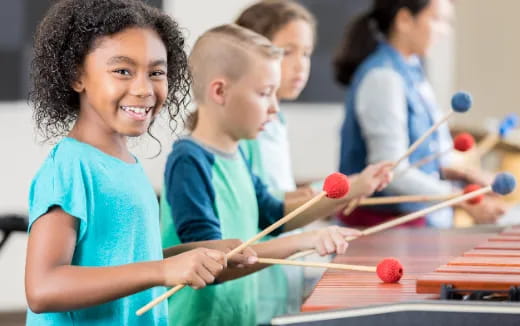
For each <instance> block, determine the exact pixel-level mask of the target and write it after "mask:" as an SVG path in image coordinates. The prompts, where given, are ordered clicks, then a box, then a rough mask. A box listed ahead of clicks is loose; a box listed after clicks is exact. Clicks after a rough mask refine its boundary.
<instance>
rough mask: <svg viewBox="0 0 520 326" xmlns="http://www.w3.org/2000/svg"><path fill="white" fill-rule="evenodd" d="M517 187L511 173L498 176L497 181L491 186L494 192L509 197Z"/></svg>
mask: <svg viewBox="0 0 520 326" xmlns="http://www.w3.org/2000/svg"><path fill="white" fill-rule="evenodd" d="M515 187H516V179H515V177H514V176H513V175H512V174H511V173H507V172H503V173H499V174H497V176H496V177H495V181H493V184H492V185H491V189H493V192H495V193H497V194H500V195H507V194H510V193H512V192H513V190H515Z"/></svg>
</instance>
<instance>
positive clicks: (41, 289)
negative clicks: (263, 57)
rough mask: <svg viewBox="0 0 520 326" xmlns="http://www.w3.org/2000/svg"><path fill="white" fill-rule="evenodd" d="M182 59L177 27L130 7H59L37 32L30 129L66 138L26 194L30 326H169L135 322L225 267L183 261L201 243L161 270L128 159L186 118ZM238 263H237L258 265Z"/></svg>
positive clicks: (85, 3)
mask: <svg viewBox="0 0 520 326" xmlns="http://www.w3.org/2000/svg"><path fill="white" fill-rule="evenodd" d="M183 47H184V39H183V37H182V35H181V33H180V31H179V27H178V26H177V24H176V23H175V22H174V21H173V20H172V19H171V18H170V17H169V16H167V15H166V14H164V13H162V12H160V11H159V10H157V9H154V8H152V7H149V6H148V5H146V4H144V3H142V2H141V1H136V0H62V1H58V2H56V3H55V4H54V6H53V7H52V8H51V9H50V11H49V12H48V13H47V15H46V17H45V18H44V19H43V21H42V23H41V24H40V26H39V28H38V30H37V33H36V37H35V49H34V50H35V58H34V61H33V65H32V78H33V82H34V88H33V90H32V93H31V101H32V103H33V105H34V110H35V111H34V118H35V120H36V126H37V128H38V129H39V131H40V132H41V133H42V134H43V135H44V136H45V138H46V139H47V140H49V139H54V138H58V137H61V136H65V137H63V138H61V139H60V140H59V141H58V143H57V145H55V147H54V148H53V149H52V150H51V152H50V154H49V156H48V157H47V159H46V160H45V162H44V163H43V165H42V167H41V168H40V170H39V171H38V173H37V174H36V176H35V178H34V179H33V182H32V185H31V190H30V198H29V241H28V247H27V262H26V275H25V284H26V296H27V301H28V303H29V307H30V309H29V311H28V315H27V325H39V326H41V325H137V324H139V325H166V324H167V311H166V310H167V307H166V304H165V303H163V304H161V305H160V306H159V307H158V308H156V309H154V310H153V311H152V312H150V313H147V314H145V315H144V316H142V317H136V316H135V313H134V312H135V310H136V309H137V308H139V307H140V306H142V305H143V304H145V303H147V302H148V301H150V300H151V299H153V298H154V297H156V296H158V295H161V294H162V293H163V292H164V288H163V286H172V285H175V284H188V285H191V286H192V287H195V288H200V287H204V286H205V285H206V284H207V283H211V282H213V281H214V279H215V277H216V276H217V275H219V274H220V273H221V271H222V270H223V268H224V267H225V266H226V263H227V262H226V259H225V255H224V253H223V252H222V251H221V250H210V249H205V248H197V249H195V250H188V249H192V248H195V247H197V246H201V244H200V243H199V244H191V245H183V246H177V247H174V248H168V249H166V250H165V251H164V255H165V256H171V257H169V258H166V259H164V258H163V252H162V250H161V242H160V239H161V237H160V232H159V224H158V219H159V207H158V203H157V200H156V197H155V194H154V191H153V189H152V186H151V185H150V183H149V181H148V179H147V177H146V175H145V173H144V171H143V168H142V167H141V165H140V163H139V161H138V160H137V158H136V157H135V156H133V155H132V154H131V153H130V152H129V150H128V148H127V139H128V137H134V136H139V135H142V134H144V133H145V132H147V131H148V130H149V128H150V125H151V123H152V121H153V120H154V119H155V117H156V116H157V115H158V114H159V112H160V111H161V109H162V108H163V107H166V108H167V110H168V112H169V117H170V118H171V120H173V119H174V118H175V117H176V116H177V115H178V114H179V113H180V112H181V111H182V110H184V104H186V101H187V96H188V90H189V73H188V69H187V58H186V55H185V53H184V50H183ZM235 245H237V243H236V241H235V240H222V241H215V242H211V243H209V242H208V243H204V246H206V247H211V248H217V249H220V248H225V247H227V246H235ZM245 253H246V254H245V255H238V256H235V257H234V258H233V259H234V260H233V263H235V264H245V263H247V261H248V258H250V256H251V255H254V253H253V252H252V251H251V250H250V249H249V250H246V252H245ZM174 254H176V255H175V256H174ZM249 261H251V260H249ZM137 318H139V319H137Z"/></svg>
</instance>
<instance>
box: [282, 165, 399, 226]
mask: <svg viewBox="0 0 520 326" xmlns="http://www.w3.org/2000/svg"><path fill="white" fill-rule="evenodd" d="M392 164H393V163H392V162H381V163H378V164H373V165H369V166H367V167H366V168H365V169H364V170H363V171H362V172H361V173H359V174H356V175H354V176H350V177H349V179H350V180H349V182H350V191H349V193H348V194H347V195H346V196H344V197H343V198H338V199H330V198H326V197H325V198H323V199H322V200H320V201H319V202H318V203H316V204H315V205H313V206H311V207H310V208H309V209H307V210H306V211H304V212H302V213H301V214H300V215H298V216H296V217H295V218H294V219H292V220H290V221H289V222H287V224H286V225H285V228H284V230H285V231H291V230H294V229H297V228H300V227H303V226H305V225H307V224H309V223H311V222H313V221H315V220H317V219H320V218H324V217H327V216H331V215H333V214H335V213H337V212H338V211H339V210H340V209H342V208H344V207H345V206H346V205H347V204H348V202H350V201H351V200H353V199H358V198H362V197H367V196H370V195H372V194H373V193H374V192H375V191H380V190H382V189H383V188H385V187H386V186H387V185H388V183H390V181H391V179H392V174H391V172H390V169H391V167H392ZM307 201H308V200H306V199H302V200H295V201H287V200H286V201H285V202H284V215H287V214H289V213H290V212H292V211H293V210H295V209H296V208H298V207H300V206H301V205H303V204H305V203H306V202H307Z"/></svg>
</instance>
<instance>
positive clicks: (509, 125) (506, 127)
mask: <svg viewBox="0 0 520 326" xmlns="http://www.w3.org/2000/svg"><path fill="white" fill-rule="evenodd" d="M518 120H519V119H518V115H516V114H515V113H511V114H509V115H507V116H506V117H505V118H504V119H503V120H502V121H501V122H500V125H499V126H498V134H499V135H500V138H505V137H506V136H507V134H509V132H510V131H511V130H513V129H515V128H516V127H518Z"/></svg>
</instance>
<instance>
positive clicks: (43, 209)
mask: <svg viewBox="0 0 520 326" xmlns="http://www.w3.org/2000/svg"><path fill="white" fill-rule="evenodd" d="M89 189H91V187H90V184H89V181H88V175H87V171H83V168H82V164H81V162H80V161H79V160H72V161H66V162H64V161H61V162H60V161H55V159H54V158H53V157H52V156H49V157H48V158H47V160H46V161H45V162H44V164H43V165H42V167H41V168H40V170H39V171H38V173H37V174H36V176H35V177H34V179H33V181H32V184H31V188H30V191H29V230H28V231H29V232H30V230H31V227H32V225H33V223H34V222H35V221H36V220H37V219H38V218H40V217H41V216H42V215H44V214H46V213H47V212H48V211H49V209H50V208H52V207H54V206H59V207H60V208H61V209H62V210H63V211H64V212H65V213H67V214H69V215H71V216H73V217H75V218H76V219H78V220H79V232H78V236H77V240H76V242H80V241H81V240H82V239H83V237H84V236H85V233H86V231H87V224H88V203H89V198H88V195H87V194H88V193H89V192H90V190H89Z"/></svg>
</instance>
